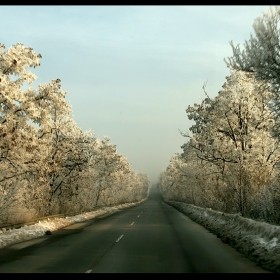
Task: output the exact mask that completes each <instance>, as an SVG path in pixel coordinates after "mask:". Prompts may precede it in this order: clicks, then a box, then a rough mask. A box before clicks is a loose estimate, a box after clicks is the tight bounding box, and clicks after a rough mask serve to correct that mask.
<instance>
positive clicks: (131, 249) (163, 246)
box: [0, 188, 269, 273]
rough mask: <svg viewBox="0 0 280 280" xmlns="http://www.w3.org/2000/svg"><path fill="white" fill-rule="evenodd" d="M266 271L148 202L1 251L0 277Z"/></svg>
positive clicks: (155, 201) (155, 197)
mask: <svg viewBox="0 0 280 280" xmlns="http://www.w3.org/2000/svg"><path fill="white" fill-rule="evenodd" d="M178 272H181V273H246V272H248V273H266V272H269V271H266V270H264V269H262V268H260V267H258V266H256V265H255V264H254V263H252V262H251V261H250V260H248V259H247V258H246V257H245V256H243V255H242V254H240V253H238V252H237V251H236V250H235V249H233V248H232V247H230V246H228V245H227V244H224V243H222V242H221V240H220V239H219V238H217V237H216V236H215V235H213V234H212V233H210V232H208V231H207V230H206V229H205V228H203V227H202V226H200V225H199V224H197V223H195V222H193V221H192V220H190V219H189V218H188V217H186V216H185V215H183V214H182V213H180V212H178V211H177V210H175V209H174V208H173V207H171V206H169V205H167V204H165V203H164V202H162V201H161V198H160V194H159V191H158V189H156V188H152V190H151V193H150V196H149V199H148V200H147V201H146V202H144V203H142V204H140V205H137V206H134V207H131V208H129V209H125V210H120V211H117V212H116V213H114V214H111V215H107V216H106V215H104V216H102V217H99V218H96V219H93V220H90V221H87V222H82V223H77V224H74V225H71V226H68V227H66V228H64V229H60V230H57V231H55V232H53V233H52V235H49V236H43V237H39V238H36V239H34V240H31V241H26V242H22V243H18V244H15V245H12V246H9V247H7V248H3V249H0V273H178Z"/></svg>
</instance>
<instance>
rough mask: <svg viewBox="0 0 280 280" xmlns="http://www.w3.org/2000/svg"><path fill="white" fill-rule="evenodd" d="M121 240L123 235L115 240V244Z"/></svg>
mask: <svg viewBox="0 0 280 280" xmlns="http://www.w3.org/2000/svg"><path fill="white" fill-rule="evenodd" d="M122 238H123V234H122V235H121V236H120V237H119V238H118V239H117V240H116V242H119V241H120V240H121V239H122Z"/></svg>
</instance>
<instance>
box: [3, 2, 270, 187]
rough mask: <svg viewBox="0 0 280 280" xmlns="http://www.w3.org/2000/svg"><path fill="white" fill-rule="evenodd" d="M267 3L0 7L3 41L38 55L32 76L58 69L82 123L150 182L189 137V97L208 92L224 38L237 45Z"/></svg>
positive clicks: (222, 69)
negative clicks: (108, 138) (20, 44)
mask: <svg viewBox="0 0 280 280" xmlns="http://www.w3.org/2000/svg"><path fill="white" fill-rule="evenodd" d="M268 9H269V6H263V5H262V6H228V5H226V6H214V5H213V6H211V5H210V6H193V5H190V6H188V5H186V6H168V5H167V6H133V5H132V6H98V5H97V6H0V18H1V24H0V25H1V28H0V43H1V44H4V45H5V46H6V48H9V47H10V46H12V45H13V44H16V43H18V42H19V43H23V44H24V45H25V46H28V47H32V48H33V49H34V51H35V52H37V53H40V54H41V55H42V59H41V66H40V67H39V68H37V69H32V70H31V71H32V72H34V73H35V74H36V75H37V76H38V79H37V81H36V82H35V84H34V87H35V88H37V85H38V84H42V83H49V82H50V81H51V80H53V79H57V78H60V79H61V85H62V89H63V90H65V91H67V92H68V94H67V97H66V98H67V100H68V101H69V102H70V104H71V106H72V111H73V119H74V120H75V121H76V123H77V125H78V126H79V127H80V128H81V129H82V130H83V131H86V130H89V129H91V130H93V131H94V133H95V135H96V136H97V137H98V138H100V139H103V137H104V136H108V137H110V139H111V141H110V142H111V143H112V144H115V145H116V146H117V151H118V152H119V153H120V154H122V155H124V156H125V157H126V158H127V159H128V161H129V162H130V163H131V168H132V170H134V171H138V172H140V173H144V174H147V175H148V178H149V180H150V182H151V183H152V184H153V183H156V182H157V180H158V177H159V175H160V173H161V172H162V171H164V170H165V169H166V167H167V166H168V164H169V160H170V159H171V157H172V156H173V155H175V154H176V153H181V152H182V149H181V146H182V145H183V144H184V143H185V142H186V141H187V139H186V138H184V137H183V136H182V135H181V134H180V132H179V130H181V131H184V132H186V131H188V129H189V128H190V126H191V125H192V122H191V121H189V120H188V117H187V114H186V111H185V110H186V109H187V107H188V105H193V104H194V103H200V102H201V101H202V99H204V93H203V90H202V86H203V84H204V83H205V82H206V81H207V87H206V89H207V92H208V94H209V95H210V97H215V96H216V95H217V94H218V92H219V90H221V87H222V85H223V83H224V82H225V77H226V76H227V75H229V69H228V68H227V67H226V64H225V62H224V58H227V57H229V56H231V55H232V50H231V47H230V44H229V42H230V41H231V40H232V41H233V42H234V43H235V44H238V43H239V44H241V45H243V43H244V41H245V40H248V39H249V36H250V33H252V34H253V33H254V30H253V27H252V25H253V22H254V19H256V18H257V17H259V16H262V13H263V12H266V11H268Z"/></svg>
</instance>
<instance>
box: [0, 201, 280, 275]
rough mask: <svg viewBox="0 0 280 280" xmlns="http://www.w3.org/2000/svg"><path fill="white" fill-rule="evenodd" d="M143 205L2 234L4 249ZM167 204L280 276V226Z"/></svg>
mask: <svg viewBox="0 0 280 280" xmlns="http://www.w3.org/2000/svg"><path fill="white" fill-rule="evenodd" d="M142 202H143V201H141V202H138V203H127V204H122V205H120V206H117V207H104V208H100V209H98V210H96V211H93V212H88V213H84V214H80V215H77V216H72V217H66V218H56V219H49V220H43V221H40V222H38V223H36V224H34V225H29V226H24V227H22V228H19V229H9V230H5V229H2V230H0V248H4V247H6V246H10V245H13V244H16V243H20V242H22V241H27V240H30V239H34V238H37V237H40V236H43V235H45V234H46V232H47V231H50V232H52V231H55V230H57V229H60V228H63V227H66V226H68V225H71V224H73V223H76V222H82V221H85V220H89V219H93V218H96V217H98V216H100V215H103V214H106V213H113V212H115V211H118V210H120V209H125V208H128V207H131V206H134V205H137V204H139V203H142ZM166 203H168V204H169V205H171V206H173V207H175V208H176V209H178V210H179V211H181V212H182V213H184V214H185V215H187V216H188V217H189V218H191V219H192V220H194V221H195V222H197V223H199V224H201V225H202V226H204V227H205V228H206V229H208V230H209V231H210V232H212V233H214V234H216V235H217V236H218V237H219V238H221V239H222V241H223V242H225V243H227V244H229V245H231V246H232V247H234V248H236V249H237V250H238V251H239V252H241V253H243V254H244V255H246V256H247V257H248V258H249V259H251V260H253V261H255V262H256V263H258V264H259V265H260V266H262V267H263V268H265V269H268V270H271V271H274V272H280V241H279V240H280V226H275V225H271V224H268V223H265V222H257V221H254V220H251V219H247V218H243V217H241V216H239V215H234V214H226V213H222V212H217V211H213V210H211V209H205V208H200V207H197V206H194V205H190V204H186V203H181V202H174V201H166Z"/></svg>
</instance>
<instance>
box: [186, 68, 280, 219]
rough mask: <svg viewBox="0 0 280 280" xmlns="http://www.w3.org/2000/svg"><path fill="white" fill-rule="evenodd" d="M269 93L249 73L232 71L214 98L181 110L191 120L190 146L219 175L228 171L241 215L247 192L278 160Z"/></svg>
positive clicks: (267, 179) (268, 176)
mask: <svg viewBox="0 0 280 280" xmlns="http://www.w3.org/2000/svg"><path fill="white" fill-rule="evenodd" d="M272 96H273V93H271V92H270V91H268V90H267V89H266V88H265V87H263V86H262V83H260V82H258V81H257V80H256V79H255V78H254V75H251V74H248V73H245V72H243V71H232V73H231V75H230V76H229V77H227V82H226V83H225V84H224V85H223V90H222V91H220V92H219V94H218V96H217V97H215V98H214V99H213V100H210V99H206V100H204V101H203V102H202V103H201V104H200V105H198V104H195V105H194V106H193V107H191V106H189V107H188V109H187V110H186V111H187V114H188V117H189V119H191V120H194V121H195V124H194V125H193V126H192V127H191V128H190V131H191V132H192V133H193V137H192V138H191V140H190V144H191V146H192V147H193V148H194V149H195V150H196V153H197V156H198V158H200V159H201V160H203V161H208V162H211V163H212V164H214V165H216V166H217V168H218V171H219V172H220V173H221V175H223V176H225V175H226V174H231V176H228V178H230V180H231V181H230V184H231V185H232V186H233V185H234V186H235V188H234V189H233V191H236V196H237V202H238V208H239V211H240V212H241V213H242V214H243V215H244V214H245V213H246V211H247V209H246V207H248V203H249V202H248V197H249V194H250V193H251V191H252V190H253V189H254V190H255V191H256V190H259V189H260V188H261V187H264V186H266V185H268V184H269V182H270V180H271V178H272V176H273V170H274V167H275V165H276V163H277V162H278V161H279V149H278V140H277V139H276V138H273V134H272V131H273V128H274V125H275V122H274V118H273V117H274V114H273V112H272V111H271V109H270V106H269V102H270V101H271V98H272ZM256 170H258V172H256ZM233 179H234V180H233Z"/></svg>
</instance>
